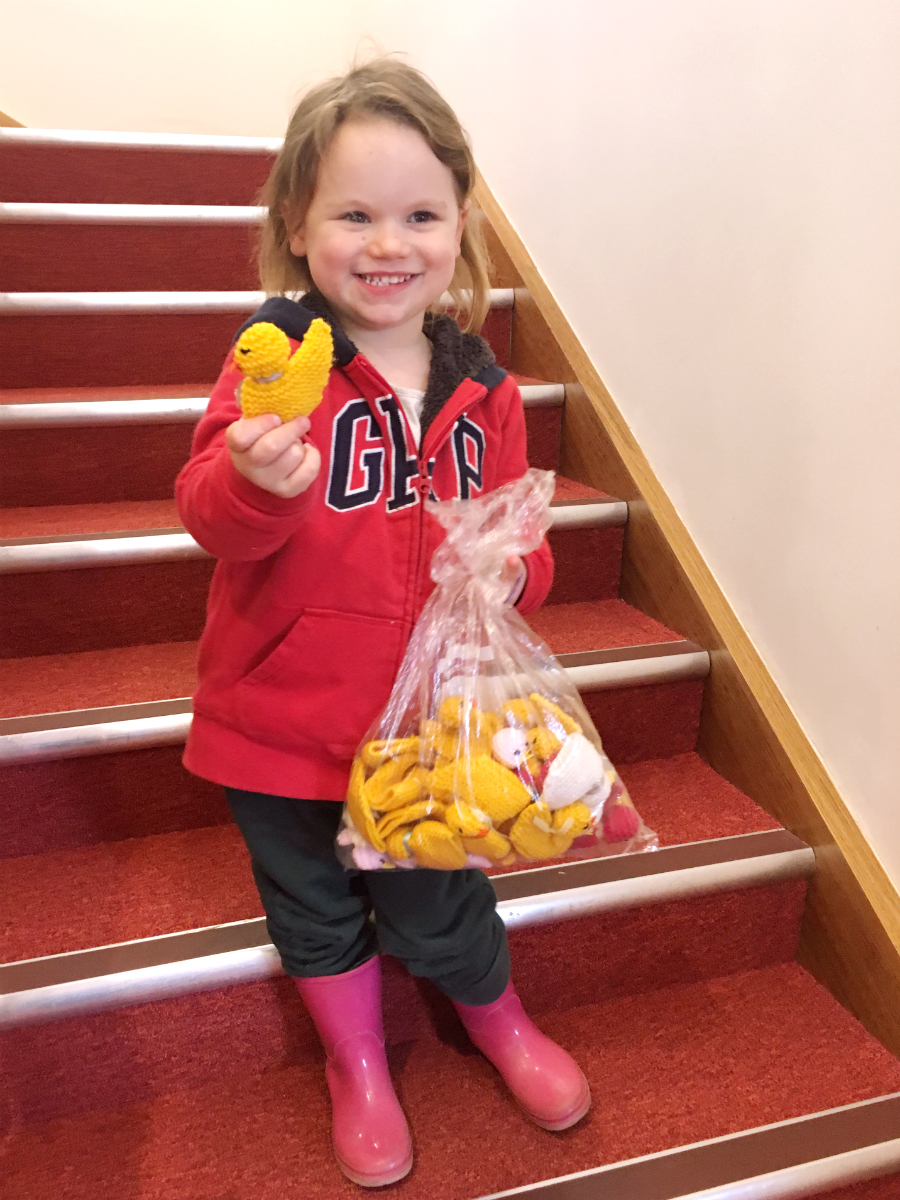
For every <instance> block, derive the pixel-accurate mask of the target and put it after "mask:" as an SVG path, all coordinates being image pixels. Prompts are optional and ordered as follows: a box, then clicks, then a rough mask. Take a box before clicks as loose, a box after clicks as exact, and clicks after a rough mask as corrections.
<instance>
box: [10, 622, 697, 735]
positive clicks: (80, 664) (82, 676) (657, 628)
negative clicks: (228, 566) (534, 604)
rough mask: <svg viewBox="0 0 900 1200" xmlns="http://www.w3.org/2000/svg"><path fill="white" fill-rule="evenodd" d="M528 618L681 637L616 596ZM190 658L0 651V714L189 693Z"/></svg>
mask: <svg viewBox="0 0 900 1200" xmlns="http://www.w3.org/2000/svg"><path fill="white" fill-rule="evenodd" d="M557 609H558V610H561V611H559V612H557V611H555V610H557ZM528 620H529V623H530V624H531V625H532V627H533V628H534V629H535V631H536V632H537V633H538V634H539V635H540V636H541V637H543V638H545V639H546V641H547V642H548V644H549V645H550V647H551V649H553V650H554V652H555V653H557V654H567V653H571V652H578V651H585V650H607V649H614V648H619V647H626V646H632V645H650V644H655V643H661V642H678V641H683V639H682V638H681V637H680V636H679V635H678V634H677V633H674V632H673V631H672V630H671V629H667V628H666V627H665V626H664V625H661V624H660V623H659V622H658V621H654V620H653V619H652V618H651V617H647V616H645V615H644V614H643V613H641V612H638V610H637V609H635V608H632V607H631V606H630V605H628V604H626V603H625V601H624V600H598V601H591V602H584V603H577V604H559V605H552V606H549V607H547V608H543V609H539V610H538V612H537V613H532V614H531V616H529V618H528ZM195 664H196V642H160V643H155V644H151V645H144V646H123V647H116V648H113V649H109V650H87V651H80V652H78V653H74V654H48V655H35V656H31V657H27V658H5V659H0V719H2V718H5V717H19V716H29V715H32V714H38V713H45V712H69V711H72V710H75V709H82V708H101V707H105V706H107V705H118V704H142V703H147V702H150V701H153V700H169V699H174V698H176V697H179V696H189V695H191V694H192V693H193V691H194V689H195V687H196V683H197V677H196V665H195Z"/></svg>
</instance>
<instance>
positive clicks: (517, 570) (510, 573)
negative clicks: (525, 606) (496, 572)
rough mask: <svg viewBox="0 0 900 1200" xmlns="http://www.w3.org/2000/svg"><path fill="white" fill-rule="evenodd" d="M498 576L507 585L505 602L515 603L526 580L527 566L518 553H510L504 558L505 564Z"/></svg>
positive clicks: (523, 588) (522, 590)
mask: <svg viewBox="0 0 900 1200" xmlns="http://www.w3.org/2000/svg"><path fill="white" fill-rule="evenodd" d="M500 578H501V579H502V580H503V582H504V583H505V584H507V585H508V586H509V595H508V596H507V597H506V603H507V604H515V603H516V601H517V600H518V599H519V597H520V596H521V595H522V593H523V592H524V590H525V584H526V583H527V582H528V568H527V567H526V566H525V563H524V562H523V561H522V559H521V558H519V556H518V554H511V555H510V556H509V558H508V559H507V560H506V565H505V566H504V568H503V571H502V573H501V576H500Z"/></svg>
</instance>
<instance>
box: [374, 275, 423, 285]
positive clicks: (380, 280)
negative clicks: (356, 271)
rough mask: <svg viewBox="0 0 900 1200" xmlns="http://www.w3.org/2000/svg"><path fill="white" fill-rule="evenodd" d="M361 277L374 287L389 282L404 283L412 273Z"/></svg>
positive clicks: (410, 277)
mask: <svg viewBox="0 0 900 1200" xmlns="http://www.w3.org/2000/svg"><path fill="white" fill-rule="evenodd" d="M363 279H364V280H365V281H366V283H371V284H373V285H374V286H375V287H387V286H388V285H389V284H391V283H406V281H407V279H412V275H363Z"/></svg>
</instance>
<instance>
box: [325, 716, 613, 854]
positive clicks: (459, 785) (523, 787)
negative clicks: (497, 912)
mask: <svg viewBox="0 0 900 1200" xmlns="http://www.w3.org/2000/svg"><path fill="white" fill-rule="evenodd" d="M580 730H581V727H580V725H579V724H578V722H577V721H575V720H574V718H572V717H571V716H570V715H569V714H568V713H566V712H564V711H563V709H561V708H560V707H559V706H558V705H557V704H555V703H554V702H553V701H551V700H550V699H548V698H547V697H546V696H542V695H540V693H537V692H532V694H531V695H530V696H529V698H528V699H527V700H526V699H524V698H522V699H518V700H512V701H508V702H507V703H506V704H504V705H502V707H501V708H500V711H499V712H489V711H485V710H484V709H481V708H479V707H478V706H477V705H476V704H475V703H474V702H472V701H471V700H467V699H465V698H464V697H461V696H450V697H447V698H445V699H444V700H443V701H442V702H441V703H440V705H439V706H438V709H437V712H436V714H435V716H434V717H433V718H430V719H425V720H422V721H421V722H420V727H419V735H418V736H412V737H403V738H391V739H387V740H381V741H377V740H376V741H371V742H367V743H366V745H364V746H363V747H362V749H361V751H360V753H359V755H358V757H357V758H356V760H355V762H354V764H353V770H352V772H351V778H350V787H349V791H348V796H347V809H348V813H349V817H350V819H351V821H352V823H353V825H354V826H355V828H356V831H357V834H361V835H362V836H363V838H364V839H365V841H366V842H367V843H368V844H369V846H370V847H372V848H373V849H374V850H375V851H377V852H378V853H379V854H382V855H385V854H386V855H387V856H388V861H386V862H385V863H384V866H385V867H391V866H397V865H411V863H410V859H412V860H414V862H415V864H416V865H417V866H420V867H431V868H434V869H438V870H459V869H460V868H462V867H464V866H466V864H467V862H468V861H469V857H470V856H472V857H473V858H474V859H476V860H481V864H482V865H483V866H486V865H487V864H488V863H497V864H500V865H508V864H510V863H513V862H515V860H516V858H517V856H518V857H520V858H523V859H526V860H529V861H536V860H539V859H542V858H555V857H557V856H559V855H561V854H565V853H566V851H567V850H568V849H569V847H570V846H571V844H572V842H573V841H574V840H575V838H577V837H579V836H580V835H581V834H582V833H584V831H585V830H586V829H588V828H589V827H590V825H591V820H592V814H591V810H590V808H588V806H587V805H586V804H584V803H582V802H581V801H580V800H579V801H578V802H570V803H564V804H563V805H561V806H560V807H559V808H558V809H557V810H556V811H552V810H551V808H550V806H549V804H548V803H547V802H545V801H544V800H538V799H537V796H538V783H537V782H536V781H537V780H538V778H539V777H540V779H541V785H540V786H541V787H543V778H544V775H545V774H546V770H547V768H545V769H544V770H543V771H542V770H541V769H540V768H541V764H543V763H547V764H548V766H549V760H554V761H555V760H557V759H559V761H560V762H562V759H561V758H560V757H559V756H560V755H561V754H563V753H564V750H563V747H566V745H567V742H568V740H569V739H571V738H573V735H576V734H577V735H578V736H579V737H581V736H582V735H581V732H580ZM582 740H584V739H583V738H582ZM573 744H574V743H573ZM570 757H571V756H570ZM569 765H570V767H571V764H569ZM570 773H571V772H570ZM567 778H568V777H567ZM579 778H580V777H579ZM572 783H573V781H572V780H570V781H569V784H570V786H572ZM575 786H577V781H576V782H575ZM556 790H557V791H558V790H559V788H558V787H557V789H556ZM364 869H370V868H368V867H365V868H364Z"/></svg>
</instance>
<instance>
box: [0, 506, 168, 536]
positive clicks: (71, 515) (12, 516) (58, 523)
mask: <svg viewBox="0 0 900 1200" xmlns="http://www.w3.org/2000/svg"><path fill="white" fill-rule="evenodd" d="M180 525H181V517H179V515H178V509H177V507H176V505H175V501H174V500H119V501H112V502H107V503H101V504H50V505H46V506H44V505H35V506H34V507H28V508H0V538H39V537H40V538H50V537H74V536H76V535H83V534H90V533H117V532H119V533H121V532H125V531H128V530H135V529H175V528H177V527H179V526H180Z"/></svg>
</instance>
